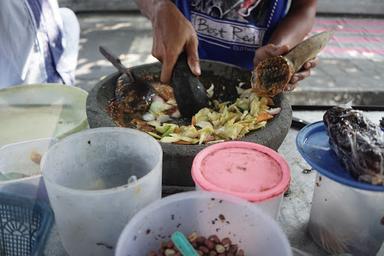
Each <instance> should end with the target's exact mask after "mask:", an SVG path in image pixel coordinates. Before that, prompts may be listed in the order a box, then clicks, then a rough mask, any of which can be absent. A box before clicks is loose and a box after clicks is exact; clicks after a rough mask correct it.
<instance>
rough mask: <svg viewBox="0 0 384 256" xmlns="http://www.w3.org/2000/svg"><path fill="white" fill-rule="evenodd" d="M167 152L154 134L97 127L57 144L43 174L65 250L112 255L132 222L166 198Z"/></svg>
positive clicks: (47, 159) (45, 157)
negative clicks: (164, 165) (163, 183)
mask: <svg viewBox="0 0 384 256" xmlns="http://www.w3.org/2000/svg"><path fill="white" fill-rule="evenodd" d="M162 156H163V154H162V150H161V146H160V144H159V143H158V142H157V141H156V140H155V139H153V138H152V137H151V136H149V135H147V134H145V133H143V132H140V131H137V130H133V129H127V128H97V129H91V130H86V131H83V132H80V133H77V134H73V135H71V136H69V137H67V138H65V139H63V140H62V141H60V142H59V143H57V144H55V145H54V146H53V147H52V148H51V149H50V150H49V151H48V153H47V154H46V155H45V156H44V158H43V163H42V172H43V177H44V181H45V184H46V187H47V191H48V196H49V200H50V203H51V205H52V208H53V211H54V213H55V219H56V224H57V227H58V231H59V234H60V237H61V240H62V243H63V246H64V248H65V249H66V251H67V252H68V253H69V254H70V255H82V256H86V255H92V256H97V255H113V253H114V249H115V246H116V242H117V239H118V237H119V235H120V232H121V231H122V230H123V228H124V226H125V225H126V223H127V221H129V220H130V219H131V218H132V217H133V215H134V214H135V213H136V212H138V211H139V210H140V209H142V208H143V207H144V206H146V205H148V204H149V203H151V202H153V201H155V200H157V199H160V198H161V177H162Z"/></svg>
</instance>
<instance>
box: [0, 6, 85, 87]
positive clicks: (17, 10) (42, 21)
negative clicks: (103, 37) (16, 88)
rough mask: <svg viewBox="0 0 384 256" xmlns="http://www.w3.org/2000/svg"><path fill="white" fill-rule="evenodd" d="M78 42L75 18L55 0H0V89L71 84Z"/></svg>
mask: <svg viewBox="0 0 384 256" xmlns="http://www.w3.org/2000/svg"><path fill="white" fill-rule="evenodd" d="M63 16H65V18H63ZM63 21H65V22H63ZM78 41H79V24H78V22H77V19H76V16H75V15H74V14H73V12H71V11H70V10H68V9H59V7H58V4H57V0H0V89H1V88H5V87H8V86H12V85H16V84H29V83H46V82H62V83H65V84H73V83H74V71H75V68H76V61H77V55H78Z"/></svg>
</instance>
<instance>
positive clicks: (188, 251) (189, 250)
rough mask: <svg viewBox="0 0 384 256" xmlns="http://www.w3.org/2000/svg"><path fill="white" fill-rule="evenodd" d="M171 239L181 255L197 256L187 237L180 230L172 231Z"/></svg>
mask: <svg viewBox="0 0 384 256" xmlns="http://www.w3.org/2000/svg"><path fill="white" fill-rule="evenodd" d="M171 240H172V242H173V243H174V244H175V246H176V248H177V249H178V250H179V251H180V253H181V254H182V255H183V256H199V254H198V253H197V252H196V250H195V249H194V248H193V246H192V245H191V243H190V242H189V241H188V239H187V238H186V237H185V236H184V234H183V233H181V232H180V231H176V232H175V233H173V234H172V236H171Z"/></svg>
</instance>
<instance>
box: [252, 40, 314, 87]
mask: <svg viewBox="0 0 384 256" xmlns="http://www.w3.org/2000/svg"><path fill="white" fill-rule="evenodd" d="M288 52H289V46H288V45H282V46H276V45H274V44H268V45H265V46H262V47H260V48H258V49H257V50H256V52H255V57H254V59H253V64H254V65H255V67H256V66H257V64H259V62H261V61H262V60H264V59H266V58H268V57H273V56H279V55H284V54H286V53H288ZM318 62H319V60H318V58H315V59H312V60H309V61H308V62H306V63H304V65H303V66H302V68H301V69H300V70H299V71H298V72H296V73H295V74H293V76H292V77H291V80H290V81H289V83H288V84H287V85H286V86H285V88H284V91H292V90H294V89H295V88H296V87H297V85H298V82H299V81H301V80H303V79H305V78H306V77H308V76H310V74H311V69H312V68H314V67H316V65H317V64H318Z"/></svg>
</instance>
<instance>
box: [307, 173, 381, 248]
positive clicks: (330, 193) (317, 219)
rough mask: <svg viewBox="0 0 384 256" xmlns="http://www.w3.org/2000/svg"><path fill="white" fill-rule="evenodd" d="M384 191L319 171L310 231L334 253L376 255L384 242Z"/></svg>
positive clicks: (309, 226)
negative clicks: (348, 183) (347, 182)
mask: <svg viewBox="0 0 384 256" xmlns="http://www.w3.org/2000/svg"><path fill="white" fill-rule="evenodd" d="M383 202H384V192H377V191H367V190H362V189H357V188H353V187H349V186H346V185H343V184H341V183H339V182H336V181H334V180H332V179H330V178H327V177H326V176H324V175H321V174H318V175H317V178H316V185H315V191H314V194H313V200H312V208H311V214H310V219H309V224H308V230H309V233H310V234H311V236H312V238H313V240H314V241H315V242H316V243H317V244H319V245H320V246H321V247H322V248H324V249H325V250H326V251H328V252H329V253H332V254H339V253H351V254H352V255H357V256H360V255H367V256H370V255H372V256H373V255H376V254H377V252H378V251H379V250H380V247H381V245H382V244H383V243H384V203H383Z"/></svg>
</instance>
